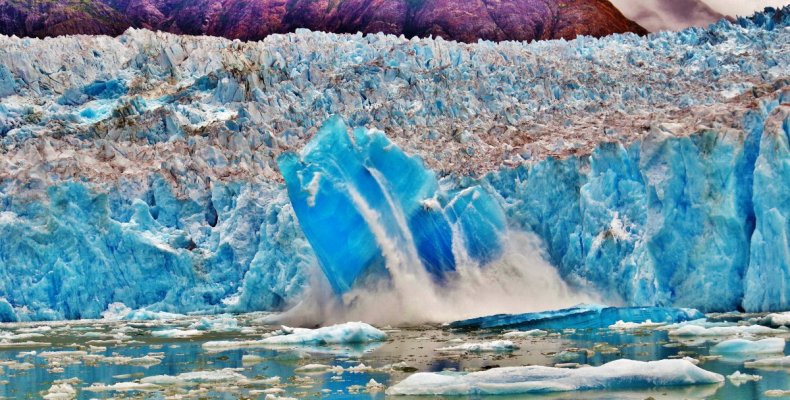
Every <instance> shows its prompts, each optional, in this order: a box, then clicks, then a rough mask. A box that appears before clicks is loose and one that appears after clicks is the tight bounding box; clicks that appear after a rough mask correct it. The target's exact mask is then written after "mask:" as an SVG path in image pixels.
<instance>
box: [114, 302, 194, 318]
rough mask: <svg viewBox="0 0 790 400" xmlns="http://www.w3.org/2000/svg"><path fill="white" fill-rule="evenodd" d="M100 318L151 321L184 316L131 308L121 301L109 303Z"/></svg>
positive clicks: (182, 316)
mask: <svg viewBox="0 0 790 400" xmlns="http://www.w3.org/2000/svg"><path fill="white" fill-rule="evenodd" d="M101 315H102V318H103V319H107V320H113V321H153V320H169V319H178V318H184V317H185V316H184V315H182V314H176V313H169V312H162V311H151V310H147V309H145V308H141V309H139V310H132V309H131V308H129V307H127V306H126V305H125V304H123V303H111V304H110V305H109V306H107V310H106V311H104V312H102V314H101Z"/></svg>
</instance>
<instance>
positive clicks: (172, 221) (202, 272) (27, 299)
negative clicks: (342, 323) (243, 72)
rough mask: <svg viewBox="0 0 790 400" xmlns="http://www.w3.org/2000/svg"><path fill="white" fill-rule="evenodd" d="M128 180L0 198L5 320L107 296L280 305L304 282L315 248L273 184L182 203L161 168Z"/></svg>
mask: <svg viewBox="0 0 790 400" xmlns="http://www.w3.org/2000/svg"><path fill="white" fill-rule="evenodd" d="M124 188H125V190H126V192H110V193H95V192H93V191H91V190H89V189H88V188H86V187H85V185H83V184H80V183H76V182H67V183H63V184H61V185H57V186H51V187H49V188H48V189H47V192H46V200H45V201H40V200H34V199H21V200H20V199H17V198H14V197H11V196H2V197H0V202H2V204H4V207H3V211H2V212H0V237H2V238H3V240H2V241H0V260H1V263H2V270H3V275H2V276H3V278H2V279H0V292H2V294H3V297H4V300H5V302H7V303H9V304H10V305H12V306H13V307H14V309H15V311H13V312H10V313H8V316H4V317H3V318H4V319H20V320H27V319H33V320H38V319H63V318H69V319H74V318H98V317H100V314H101V312H103V311H104V310H105V309H106V308H107V306H108V305H109V304H111V303H113V302H122V303H124V304H126V305H127V306H129V307H132V308H140V307H149V308H151V309H155V310H162V311H170V312H179V313H186V312H218V311H234V310H240V311H244V310H261V309H265V310H276V309H278V308H282V307H284V306H285V305H286V301H287V300H288V299H289V298H291V297H292V296H294V295H295V294H298V293H301V291H302V288H303V286H304V285H305V284H306V283H307V277H306V271H309V268H310V267H311V265H314V263H315V261H314V258H313V257H314V256H313V254H312V251H311V249H310V247H309V245H308V244H307V242H306V240H305V239H304V236H303V234H302V232H301V231H300V230H299V228H298V225H297V224H296V223H295V219H294V216H293V212H292V210H291V207H290V205H289V202H288V198H287V196H286V195H285V194H284V193H283V192H282V191H281V190H279V188H277V187H266V186H254V185H240V184H236V185H215V186H214V187H213V188H212V190H211V191H210V192H207V193H200V194H199V196H200V197H197V194H195V195H196V198H194V199H184V200H179V199H176V198H175V197H174V196H173V194H172V192H171V189H170V187H169V185H168V184H167V183H165V181H164V180H163V179H161V178H160V177H157V176H154V177H152V180H151V182H150V186H144V187H143V188H139V187H136V185H134V184H132V185H130V186H125V187H124Z"/></svg>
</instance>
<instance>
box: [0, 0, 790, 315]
mask: <svg viewBox="0 0 790 400" xmlns="http://www.w3.org/2000/svg"><path fill="white" fill-rule="evenodd" d="M788 25H790V12H788V9H787V8H785V9H782V10H768V11H766V13H765V14H760V15H758V16H757V17H755V18H752V19H739V20H738V21H736V22H728V21H722V22H720V23H718V24H716V25H713V26H711V27H710V28H707V29H689V30H686V31H683V32H677V33H669V32H662V33H657V34H654V35H650V36H648V37H636V36H634V35H621V36H611V37H607V38H603V39H591V38H580V39H578V40H574V41H569V42H565V41H554V42H539V43H517V42H509V43H499V44H494V43H487V42H481V43H478V44H472V45H466V44H458V43H451V42H446V41H443V40H429V39H414V40H404V39H400V38H396V37H392V36H386V35H369V36H361V35H332V34H324V33H315V32H307V31H300V32H297V33H294V34H289V35H272V36H270V37H268V38H267V39H266V40H264V41H261V42H248V43H241V42H234V41H228V40H223V39H219V38H211V37H199V38H198V37H187V36H177V35H169V34H163V33H153V32H148V31H140V30H130V31H128V32H126V33H125V34H124V35H122V36H120V37H118V38H109V37H101V36H99V37H88V36H80V37H60V38H54V39H47V40H37V39H27V38H26V39H20V38H14V37H0V236H1V237H3V238H4V239H5V240H3V241H0V269H2V271H3V272H4V276H5V277H6V279H3V280H2V281H0V295H2V298H0V319H2V320H5V321H9V320H42V319H60V318H96V317H98V316H99V315H100V313H101V312H102V311H104V310H105V309H106V307H107V305H109V304H111V303H114V302H123V303H124V304H126V305H127V306H129V307H130V308H132V309H139V308H146V310H150V311H152V312H177V313H188V312H211V313H215V312H226V311H249V310H261V309H266V310H275V309H281V308H283V307H287V306H289V305H290V304H291V303H292V302H293V301H295V300H297V299H298V298H299V296H300V295H301V293H302V292H303V289H304V287H305V286H306V285H308V279H307V277H308V276H310V275H311V274H312V268H313V266H314V265H316V264H317V258H316V254H315V252H314V251H313V248H312V247H311V246H310V243H309V242H308V240H307V238H306V237H305V235H304V234H303V231H302V228H301V227H300V225H299V223H298V222H297V218H296V215H295V213H294V210H293V209H292V207H291V205H290V201H289V198H288V196H287V195H286V193H285V189H284V187H283V186H282V184H281V182H282V177H281V175H280V174H279V172H278V166H277V163H276V161H275V160H276V159H277V157H278V156H280V155H281V154H282V153H283V152H286V151H291V152H293V151H298V150H299V149H301V148H302V147H303V146H304V145H305V144H306V143H307V142H308V141H309V140H310V139H311V138H312V136H314V134H315V132H316V131H317V129H318V127H319V126H320V125H321V124H323V123H324V122H325V121H326V120H327V119H328V118H329V116H330V115H333V114H338V115H341V116H343V117H344V118H345V119H346V121H347V122H348V125H349V126H351V127H352V128H357V127H360V126H366V127H368V128H376V129H380V130H381V131H383V132H385V134H386V135H387V137H388V138H389V140H391V141H392V143H393V144H394V145H396V146H398V147H399V148H401V149H403V151H404V152H406V153H408V154H413V155H416V156H419V157H421V159H422V160H423V162H424V163H425V165H426V166H427V167H428V168H430V169H431V170H433V171H436V172H435V173H436V175H437V176H438V177H442V178H443V179H442V180H441V186H442V187H443V188H444V187H447V188H449V189H450V192H452V191H453V190H463V189H464V188H468V187H472V186H476V185H481V187H483V188H484V189H485V191H486V192H487V193H490V194H492V196H493V198H494V199H495V200H496V202H497V203H498V204H497V206H498V207H502V209H503V210H504V211H505V215H506V219H507V224H508V226H509V227H510V228H512V229H523V230H528V231H532V232H535V233H536V234H537V235H538V236H540V237H541V238H542V239H543V241H544V242H545V245H546V248H547V250H548V254H549V257H550V260H551V261H552V263H553V264H554V265H556V266H557V267H558V269H559V271H560V272H561V274H562V275H563V276H564V277H565V278H566V279H568V280H569V281H571V282H590V283H592V285H593V286H595V287H596V288H597V289H599V290H600V291H602V292H603V293H604V294H605V295H606V296H607V297H617V298H620V299H622V300H623V301H624V302H625V303H628V304H635V305H663V306H684V307H697V308H701V309H704V310H730V309H735V308H738V307H743V308H744V309H746V310H748V311H754V310H779V309H785V308H788V307H790V303H788V301H790V300H788V299H790V296H788V293H789V292H790V273H789V272H788V271H790V259H788V257H789V256H788V255H787V253H786V251H785V250H786V237H787V236H788V235H789V234H790V225H788V224H789V222H788V221H790V220H789V219H788V218H789V217H788V216H790V209H788V204H790V201H788V196H790V190H787V187H788V182H790V172H788V168H787V159H788V153H790V148H789V146H790V145H789V144H788V133H787V132H788V131H790V128H789V127H790V123H789V122H788V115H789V114H790V112H789V111H788V105H787V103H788V98H790V96H789V95H788V90H787V87H786V82H787V78H788V75H790V73H789V72H788V69H787V67H786V66H787V65H789V64H790V51H788V48H790V33H788V32H789V31H788V28H787V27H788ZM483 174H487V175H485V176H483ZM470 175H471V176H470ZM475 178H481V179H480V180H478V179H475ZM317 183H320V181H319V182H317ZM307 200H309V199H305V201H307ZM423 205H424V206H426V207H428V208H430V207H432V206H434V205H435V203H434V202H432V201H426V202H424V203H423ZM440 205H442V204H441V202H440ZM444 205H445V206H446V204H444ZM417 239H419V238H417ZM440 254H446V253H440ZM445 261H447V258H445V259H443V260H433V261H430V262H429V264H432V265H447V263H446V262H445ZM91 281H101V282H103V284H102V285H92V284H86V282H91ZM614 322H616V321H612V323H614Z"/></svg>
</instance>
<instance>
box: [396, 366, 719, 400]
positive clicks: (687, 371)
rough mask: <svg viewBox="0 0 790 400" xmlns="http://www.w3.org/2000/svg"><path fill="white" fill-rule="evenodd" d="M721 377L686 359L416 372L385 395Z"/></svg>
mask: <svg viewBox="0 0 790 400" xmlns="http://www.w3.org/2000/svg"><path fill="white" fill-rule="evenodd" d="M723 381H724V377H723V376H721V375H719V374H716V373H713V372H709V371H705V370H704V369H702V368H699V367H697V366H695V365H694V364H692V363H690V362H689V361H687V360H660V361H649V362H643V361H632V360H616V361H612V362H609V363H606V364H604V365H601V366H599V367H586V368H579V369H566V368H554V367H542V366H531V367H505V368H493V369H490V370H487V371H481V372H473V373H452V374H450V373H427V372H423V373H416V374H414V375H411V376H409V377H408V378H406V379H405V380H403V381H402V382H400V383H398V384H396V385H395V386H391V387H390V388H389V389H388V390H387V394H388V395H489V394H528V393H535V394H539V393H550V392H568V391H576V390H599V389H629V388H630V389H638V388H653V387H660V386H682V385H698V384H712V383H720V382H723Z"/></svg>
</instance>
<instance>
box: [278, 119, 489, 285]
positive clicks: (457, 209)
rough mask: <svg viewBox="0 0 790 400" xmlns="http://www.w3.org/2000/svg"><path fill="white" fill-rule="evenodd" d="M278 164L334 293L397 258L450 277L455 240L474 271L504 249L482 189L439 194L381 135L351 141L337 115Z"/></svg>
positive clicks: (362, 134)
mask: <svg viewBox="0 0 790 400" xmlns="http://www.w3.org/2000/svg"><path fill="white" fill-rule="evenodd" d="M278 162H279V166H280V170H281V171H282V173H283V177H284V178H285V182H286V186H287V189H288V195H289V197H290V199H291V203H292V204H293V208H294V211H295V212H296V216H297V217H298V219H299V224H300V225H301V227H302V229H303V230H304V232H305V235H306V236H307V239H308V240H309V241H310V243H311V244H312V246H313V249H314V250H315V252H316V255H317V256H318V259H319V261H320V264H321V267H322V269H323V271H324V273H325V274H326V276H327V278H328V279H329V282H330V283H331V285H332V287H333V288H334V289H335V291H337V292H338V293H342V292H345V291H347V290H349V289H350V288H351V287H352V286H354V284H355V282H356V281H357V280H358V279H361V278H363V277H365V276H371V275H381V274H385V273H386V272H385V265H386V263H387V262H388V261H391V260H392V259H394V258H397V257H399V255H401V254H403V255H405V256H406V257H410V256H411V255H412V253H416V254H415V255H416V257H417V258H419V261H421V262H422V264H423V266H424V267H425V269H426V270H427V271H428V272H429V273H431V274H432V275H433V276H434V277H436V278H437V279H439V280H441V277H442V275H443V274H444V272H446V271H451V270H454V269H455V263H456V260H455V256H454V254H453V246H454V242H458V243H459V244H463V245H464V247H465V250H466V252H467V253H468V254H469V255H470V256H471V257H472V258H473V259H475V260H477V261H478V262H480V263H486V262H488V261H491V260H492V259H493V258H495V257H497V256H498V255H499V253H500V252H501V250H502V245H501V238H500V236H501V235H502V234H503V231H504V229H505V217H504V213H503V211H502V209H501V208H500V206H499V205H498V204H497V203H496V201H495V200H493V198H491V196H490V195H489V194H488V193H487V192H486V191H485V190H483V189H481V188H480V187H475V186H473V187H469V188H467V189H464V190H460V191H458V192H455V193H443V192H442V191H441V190H440V188H439V184H438V181H437V178H436V175H435V174H434V173H433V172H432V171H430V170H429V169H427V168H426V167H425V166H424V165H423V163H422V161H421V160H420V159H418V158H417V157H412V156H408V155H407V154H405V153H404V152H403V151H401V150H400V149H399V148H398V147H397V146H395V144H393V143H392V142H390V140H389V139H387V137H386V136H384V134H383V133H382V132H380V131H373V130H366V129H364V128H357V129H355V130H353V132H351V133H350V132H349V130H348V128H347V126H346V124H345V123H344V122H343V120H342V119H340V118H339V117H334V118H332V119H330V120H329V121H327V122H326V123H325V124H324V126H323V127H322V128H321V129H320V130H319V131H318V133H316V134H315V137H313V139H312V140H311V142H310V143H309V144H308V145H307V146H305V148H304V149H303V150H302V151H301V152H300V154H299V155H296V154H292V153H286V154H284V155H282V156H281V157H280V158H279V161H278ZM437 203H438V206H437ZM442 205H443V206H442ZM453 227H456V229H457V230H458V231H460V232H461V233H462V239H461V238H456V237H454V228H453ZM407 259H408V258H407ZM415 261H416V260H415Z"/></svg>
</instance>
